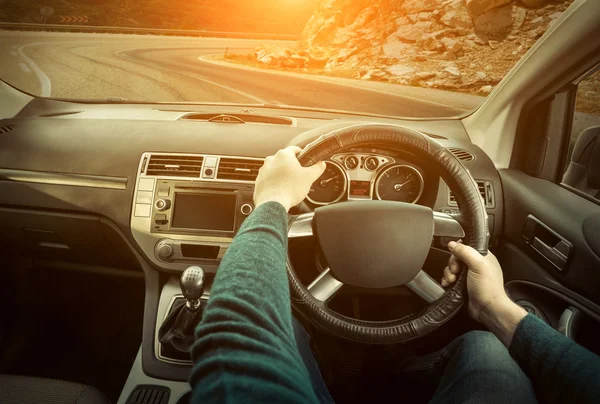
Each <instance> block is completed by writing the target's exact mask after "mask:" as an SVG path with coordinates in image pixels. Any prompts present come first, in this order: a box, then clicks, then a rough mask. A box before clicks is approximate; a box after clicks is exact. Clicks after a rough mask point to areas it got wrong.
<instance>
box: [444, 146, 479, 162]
mask: <svg viewBox="0 0 600 404" xmlns="http://www.w3.org/2000/svg"><path fill="white" fill-rule="evenodd" d="M448 151H450V153H452V154H454V155H455V156H456V158H457V159H459V160H462V161H473V160H475V156H474V155H473V153H471V152H468V151H466V150H465V149H459V148H458V147H449V148H448Z"/></svg>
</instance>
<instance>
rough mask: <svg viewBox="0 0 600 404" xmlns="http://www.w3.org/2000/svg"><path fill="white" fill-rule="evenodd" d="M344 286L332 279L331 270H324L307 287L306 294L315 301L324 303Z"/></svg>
mask: <svg viewBox="0 0 600 404" xmlns="http://www.w3.org/2000/svg"><path fill="white" fill-rule="evenodd" d="M343 285H344V284H343V283H342V282H340V281H338V280H337V279H335V278H334V277H333V275H332V274H331V270H330V269H329V268H326V269H325V270H324V271H323V272H321V274H320V275H319V276H318V277H317V279H315V280H314V281H312V283H311V284H310V285H308V288H307V289H308V292H309V293H310V294H311V295H313V297H314V298H315V299H317V300H320V301H322V302H324V303H326V302H328V301H329V300H331V298H333V296H334V295H335V294H336V293H337V291H338V290H340V288H341V287H342V286H343Z"/></svg>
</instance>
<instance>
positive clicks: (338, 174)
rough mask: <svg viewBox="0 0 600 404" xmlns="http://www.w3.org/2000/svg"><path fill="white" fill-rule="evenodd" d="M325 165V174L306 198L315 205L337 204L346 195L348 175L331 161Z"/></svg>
mask: <svg viewBox="0 0 600 404" xmlns="http://www.w3.org/2000/svg"><path fill="white" fill-rule="evenodd" d="M325 163H326V164H327V168H326V169H325V172H324V173H323V174H322V175H321V176H320V177H319V178H318V179H317V180H316V181H315V182H314V183H313V184H312V186H311V187H310V191H309V193H308V196H307V197H306V199H308V200H309V201H310V202H312V203H314V204H315V205H326V204H328V203H334V202H337V201H339V200H340V199H342V197H343V196H344V194H345V193H346V174H345V173H344V170H343V169H342V167H340V166H339V165H338V164H337V163H334V162H331V161H326V162H325Z"/></svg>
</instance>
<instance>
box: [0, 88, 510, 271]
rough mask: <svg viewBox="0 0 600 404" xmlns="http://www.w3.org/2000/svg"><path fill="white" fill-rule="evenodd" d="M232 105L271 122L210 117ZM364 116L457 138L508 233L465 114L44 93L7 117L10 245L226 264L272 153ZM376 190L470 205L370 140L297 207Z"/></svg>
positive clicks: (163, 265)
mask: <svg viewBox="0 0 600 404" xmlns="http://www.w3.org/2000/svg"><path fill="white" fill-rule="evenodd" d="M224 113H225V114H237V115H236V116H243V114H250V113H252V114H254V115H253V119H254V120H255V121H260V122H263V123H256V122H253V121H250V120H248V122H247V123H242V124H240V123H236V124H233V123H227V122H225V121H223V120H221V121H215V120H212V121H210V120H209V119H208V118H207V117H212V116H220V114H224ZM191 114H192V115H191ZM190 116H192V117H193V119H190ZM274 117H277V118H278V119H277V120H275V119H274ZM281 117H289V119H283V118H281ZM266 118H269V119H266ZM211 119H212V118H211ZM357 122H361V123H364V122H373V123H388V124H397V125H403V126H407V127H410V128H413V129H416V130H419V131H421V132H422V133H424V134H427V135H428V136H430V137H432V138H434V139H435V140H436V141H438V142H440V143H442V144H444V145H445V146H447V147H448V148H452V149H453V150H454V151H455V154H456V155H457V157H459V158H460V159H461V160H462V162H463V164H464V165H465V166H466V167H467V168H468V169H469V171H470V172H471V173H472V174H473V176H474V178H475V180H476V181H477V183H478V185H479V187H480V191H481V193H482V197H484V199H485V200H486V206H487V210H488V215H489V217H490V220H489V221H490V225H491V226H492V227H493V226H494V224H495V225H496V226H495V229H491V230H492V231H491V234H492V235H493V234H495V233H496V234H498V233H499V232H500V231H501V227H500V224H501V223H502V219H501V217H500V215H501V212H502V198H501V195H499V194H498V193H499V192H501V184H500V182H499V177H498V173H497V171H496V169H495V167H494V165H493V163H492V162H491V160H489V158H488V157H487V156H486V155H485V154H484V153H483V152H482V151H481V150H480V149H479V148H478V147H476V146H474V145H473V144H471V143H470V142H469V140H468V138H467V136H466V134H465V132H464V128H463V127H462V124H461V122H460V120H453V119H441V120H436V119H428V120H398V119H393V118H386V117H369V116H356V115H352V114H344V113H340V112H334V111H329V112H327V111H314V110H300V109H293V108H287V109H286V108H281V107H278V108H271V107H264V106H253V107H251V108H249V107H247V106H236V105H231V106H227V105H158V104H148V105H146V104H140V105H107V104H82V103H76V102H67V101H57V100H48V99H33V100H31V101H30V102H29V103H28V104H27V106H26V107H25V108H23V110H22V111H21V112H20V113H19V114H18V115H17V116H15V117H14V118H11V119H8V120H3V121H0V127H2V128H6V130H5V132H4V133H3V134H2V135H1V136H0V241H2V242H3V243H5V245H10V246H11V251H14V252H18V251H22V252H24V253H25V254H26V255H27V256H28V257H32V258H33V259H35V260H39V261H40V262H56V263H57V264H56V265H63V264H61V263H63V262H69V263H72V264H73V265H84V266H90V265H91V266H94V267H95V268H123V269H128V270H139V269H140V268H143V267H144V266H145V265H149V266H150V267H151V268H153V269H154V270H157V271H165V272H171V273H173V272H179V271H181V270H183V269H185V268H186V267H187V266H189V265H200V266H202V267H203V268H204V269H205V270H206V271H207V272H209V273H210V272H213V273H214V272H216V271H217V269H218V266H219V263H220V260H221V258H222V257H223V255H224V254H225V253H226V251H227V249H228V247H229V245H230V243H231V241H232V239H233V237H234V236H235V234H236V232H237V230H238V229H239V227H240V226H241V224H242V223H243V221H244V220H245V218H246V217H247V216H248V215H249V214H251V212H252V210H253V209H254V205H253V201H252V196H253V192H254V180H255V178H256V175H257V174H258V170H259V168H260V167H261V166H262V164H263V161H264V159H265V158H266V157H267V156H269V155H272V154H274V153H275V152H277V150H279V149H282V148H285V147H287V146H290V145H296V146H300V147H304V146H305V145H307V144H308V143H310V142H312V141H314V140H315V139H317V138H318V137H319V136H321V135H323V134H324V133H328V132H330V131H331V130H335V129H336V128H340V127H345V126H347V125H349V124H353V123H357ZM365 199H370V200H379V199H382V200H393V201H399V202H407V203H417V204H421V205H425V206H429V207H431V208H432V209H434V210H437V211H443V212H446V213H452V212H456V211H457V209H458V207H457V205H456V201H455V200H454V198H453V195H452V193H451V192H450V190H449V189H448V187H447V185H446V184H445V182H444V181H442V180H441V179H440V177H439V175H438V174H437V173H436V172H435V170H433V169H432V167H430V166H428V165H427V164H425V163H424V162H423V161H420V160H419V159H417V158H416V157H415V156H412V155H409V154H407V153H402V152H401V151H398V152H394V153H391V152H389V151H387V150H381V149H375V148H370V149H349V150H344V151H342V152H339V153H337V154H335V155H333V156H331V157H330V158H329V159H328V160H327V169H326V171H325V172H324V173H323V175H322V176H321V178H319V180H318V181H316V182H315V183H314V184H313V186H312V188H311V190H310V193H309V195H308V197H307V199H306V201H305V202H303V203H302V204H301V205H300V206H298V207H297V208H295V210H293V211H292V212H291V213H292V214H299V213H304V212H308V211H311V210H314V209H317V208H318V207H320V206H323V205H327V204H331V203H341V202H346V201H353V200H365ZM141 262H143V264H140V263H141ZM53 265H54V264H53Z"/></svg>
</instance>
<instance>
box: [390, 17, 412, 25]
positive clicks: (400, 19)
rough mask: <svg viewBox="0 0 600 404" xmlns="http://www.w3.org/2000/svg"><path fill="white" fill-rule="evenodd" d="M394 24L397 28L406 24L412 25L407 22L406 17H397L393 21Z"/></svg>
mask: <svg viewBox="0 0 600 404" xmlns="http://www.w3.org/2000/svg"><path fill="white" fill-rule="evenodd" d="M394 22H395V23H396V26H397V27H402V26H405V25H408V24H413V23H411V22H409V21H408V18H406V17H398V18H396V19H395V20H394Z"/></svg>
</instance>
